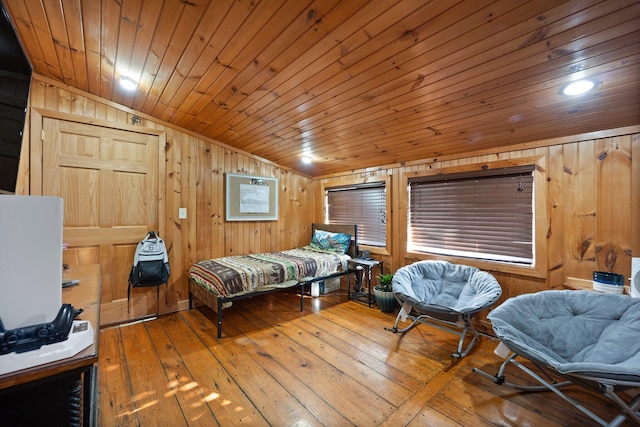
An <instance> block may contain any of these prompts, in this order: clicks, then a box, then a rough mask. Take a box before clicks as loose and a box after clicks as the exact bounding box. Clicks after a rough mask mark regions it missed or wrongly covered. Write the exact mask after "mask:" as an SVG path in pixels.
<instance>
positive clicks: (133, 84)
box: [120, 76, 138, 91]
mask: <svg viewBox="0 0 640 427" xmlns="http://www.w3.org/2000/svg"><path fill="white" fill-rule="evenodd" d="M120 86H122V87H123V88H124V89H125V90H128V91H134V90H136V89H137V88H138V82H137V81H135V80H133V79H132V78H131V77H127V76H121V77H120Z"/></svg>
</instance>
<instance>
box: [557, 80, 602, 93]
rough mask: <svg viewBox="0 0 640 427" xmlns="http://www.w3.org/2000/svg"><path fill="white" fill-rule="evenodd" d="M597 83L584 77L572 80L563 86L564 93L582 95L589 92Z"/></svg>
mask: <svg viewBox="0 0 640 427" xmlns="http://www.w3.org/2000/svg"><path fill="white" fill-rule="evenodd" d="M595 85H596V83H595V82H594V81H593V80H589V79H582V80H576V81H575V82H571V83H569V84H568V85H566V86H565V87H563V88H562V93H563V94H565V95H569V96H576V95H582V94H584V93H587V92H589V91H590V90H591V89H593V88H594V87H595Z"/></svg>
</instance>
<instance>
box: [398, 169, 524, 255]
mask: <svg viewBox="0 0 640 427" xmlns="http://www.w3.org/2000/svg"><path fill="white" fill-rule="evenodd" d="M496 173H500V175H496ZM533 194H534V193H533V166H532V165H530V166H526V167H514V168H508V169H504V170H500V171H499V172H498V171H494V170H487V171H480V172H473V173H461V174H452V175H439V176H429V177H423V178H416V179H412V180H410V181H409V238H408V246H409V247H408V249H409V250H410V251H418V252H429V253H437V254H443V255H452V256H461V257H472V258H479V259H488V260H494V261H505V262H512V263H523V264H529V265H531V264H533V252H534V247H533V242H534V239H533V218H534V215H533Z"/></svg>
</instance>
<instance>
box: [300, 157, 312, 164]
mask: <svg viewBox="0 0 640 427" xmlns="http://www.w3.org/2000/svg"><path fill="white" fill-rule="evenodd" d="M311 162H312V160H311V157H309V156H304V157H303V158H302V163H304V164H305V165H308V164H310V163H311Z"/></svg>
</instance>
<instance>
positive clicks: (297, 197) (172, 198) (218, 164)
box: [20, 76, 314, 313]
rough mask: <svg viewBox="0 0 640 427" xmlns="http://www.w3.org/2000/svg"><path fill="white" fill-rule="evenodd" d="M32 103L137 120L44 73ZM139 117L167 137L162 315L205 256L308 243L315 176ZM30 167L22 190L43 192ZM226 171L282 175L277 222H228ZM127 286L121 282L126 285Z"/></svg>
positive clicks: (177, 302) (82, 253)
mask: <svg viewBox="0 0 640 427" xmlns="http://www.w3.org/2000/svg"><path fill="white" fill-rule="evenodd" d="M30 101H31V106H32V107H34V108H38V109H42V110H48V111H53V112H58V113H67V114H72V115H74V116H79V117H82V118H85V119H86V118H89V119H96V120H108V121H110V122H112V123H114V126H118V125H131V124H132V117H133V116H134V115H136V116H137V113H136V112H135V111H132V110H129V109H127V108H125V107H122V106H120V105H117V104H114V103H111V102H109V101H105V100H102V99H100V98H97V97H95V96H93V95H89V94H86V93H84V92H81V91H78V90H75V89H72V88H68V87H65V86H63V85H62V84H60V83H57V82H54V81H50V80H48V79H45V78H39V77H38V76H35V77H34V79H33V83H32V88H31V93H30ZM138 117H140V116H138ZM29 118H30V117H29ZM36 118H37V117H36ZM141 119H142V120H141V122H140V124H139V126H142V127H145V128H150V129H155V130H159V131H162V132H163V133H162V134H161V141H165V144H164V145H165V146H164V147H161V150H163V151H164V155H165V156H164V157H165V164H163V165H159V170H160V171H162V172H161V178H160V179H161V180H164V186H163V188H164V194H159V195H158V198H159V199H164V211H163V215H162V218H161V219H160V221H159V223H160V224H161V230H160V232H161V237H162V238H163V239H164V240H165V243H166V245H167V249H168V251H169V262H170V265H171V278H170V282H169V283H168V285H167V286H166V287H164V286H162V287H161V288H160V301H159V307H158V311H159V313H166V312H172V311H176V310H180V309H184V308H186V307H187V299H188V270H189V267H190V266H191V265H192V264H193V263H194V262H195V261H197V260H199V259H204V258H216V257H220V256H225V255H230V254H240V253H247V252H254V253H255V252H263V251H275V250H282V249H289V248H291V247H294V246H299V245H303V244H306V243H308V241H309V239H310V237H311V236H310V234H311V232H310V225H311V223H312V220H313V214H314V211H313V206H314V202H313V201H312V200H310V199H311V198H312V191H311V190H310V189H311V188H312V184H313V181H312V180H311V179H310V178H307V177H304V176H301V175H298V174H296V173H294V172H291V171H289V170H284V169H282V168H280V167H279V166H278V165H274V164H272V163H269V162H266V161H262V160H261V159H258V158H256V157H255V156H252V155H250V154H248V153H242V152H238V151H235V150H232V149H230V148H229V147H226V146H223V145H222V144H218V143H216V142H215V141H211V140H207V139H204V138H202V137H199V136H198V135H194V134H192V133H189V132H187V131H184V130H181V129H175V128H172V127H170V126H168V125H167V124H166V123H163V122H160V121H156V120H154V119H151V118H150V117H141ZM30 145H31V144H30V141H29V140H26V141H25V143H24V144H23V147H24V149H23V153H25V152H26V153H29V151H30ZM120 154H124V155H126V153H120ZM132 155H135V153H132ZM24 157H25V156H24V155H23V158H24ZM27 157H28V156H27ZM29 171H30V164H29V161H24V162H22V164H21V176H22V179H21V184H20V185H21V190H20V191H21V192H23V193H24V194H39V193H38V191H35V192H34V191H32V190H31V189H30V188H31V184H32V183H31V181H30V177H31V179H38V178H37V177H39V176H40V173H39V172H36V173H35V174H34V173H33V172H31V173H28V172H29ZM227 172H230V173H240V174H251V175H261V176H268V177H275V178H278V180H279V187H280V195H279V200H280V204H279V219H278V221H258V222H255V221H249V222H226V221H225V215H224V213H225V208H224V200H225V199H224V183H225V181H224V174H225V173H227ZM125 184H126V183H122V185H125ZM36 187H37V186H36ZM36 190H37V188H36ZM142 191H145V190H144V189H143V190H142ZM180 207H185V208H187V219H179V218H178V208H180ZM129 252H131V250H130V248H123V250H122V251H120V252H118V254H116V255H117V262H118V263H125V264H130V263H132V262H133V253H130V254H129ZM108 255H109V256H107V254H101V252H100V248H95V247H86V248H84V247H76V248H73V249H72V250H69V251H66V252H65V254H64V261H65V262H67V263H68V264H71V265H75V264H87V263H96V262H101V260H103V259H104V260H106V258H110V257H111V255H112V254H108ZM128 258H130V259H128ZM105 262H106V261H105ZM126 286H127V284H126V283H122V289H123V290H126ZM125 293H126V291H125ZM141 303H144V304H145V305H146V304H147V302H144V301H142V302H141ZM149 304H150V303H149Z"/></svg>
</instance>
